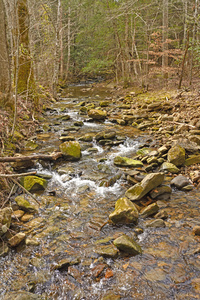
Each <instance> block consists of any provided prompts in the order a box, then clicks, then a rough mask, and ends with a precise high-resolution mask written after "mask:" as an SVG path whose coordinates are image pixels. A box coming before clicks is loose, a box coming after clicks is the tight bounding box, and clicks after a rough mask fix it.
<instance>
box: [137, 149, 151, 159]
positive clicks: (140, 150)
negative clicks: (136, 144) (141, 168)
mask: <svg viewBox="0 0 200 300" xmlns="http://www.w3.org/2000/svg"><path fill="white" fill-rule="evenodd" d="M150 152H151V149H149V148H145V147H144V148H141V149H139V150H138V151H137V152H136V153H137V155H141V156H142V157H144V156H146V155H148V154H149V153H150Z"/></svg>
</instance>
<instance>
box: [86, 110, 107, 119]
mask: <svg viewBox="0 0 200 300" xmlns="http://www.w3.org/2000/svg"><path fill="white" fill-rule="evenodd" d="M88 116H89V117H90V118H92V119H93V120H105V118H106V117H107V112H106V111H104V110H100V109H90V110H89V111H88Z"/></svg>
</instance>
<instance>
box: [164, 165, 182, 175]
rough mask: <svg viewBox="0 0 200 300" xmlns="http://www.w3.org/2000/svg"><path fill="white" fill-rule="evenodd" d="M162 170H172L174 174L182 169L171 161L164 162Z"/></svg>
mask: <svg viewBox="0 0 200 300" xmlns="http://www.w3.org/2000/svg"><path fill="white" fill-rule="evenodd" d="M160 170H163V171H167V172H170V173H172V174H177V173H179V171H180V170H179V169H178V168H177V167H176V166H175V165H174V164H172V163H169V162H164V163H163V164H162V165H161V167H160Z"/></svg>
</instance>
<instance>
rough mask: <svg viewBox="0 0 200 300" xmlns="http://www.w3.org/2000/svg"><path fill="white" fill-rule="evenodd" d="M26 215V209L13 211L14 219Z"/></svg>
mask: <svg viewBox="0 0 200 300" xmlns="http://www.w3.org/2000/svg"><path fill="white" fill-rule="evenodd" d="M23 215H24V211H23V210H20V209H19V210H15V211H13V213H12V219H20V218H21V217H22V216H23Z"/></svg>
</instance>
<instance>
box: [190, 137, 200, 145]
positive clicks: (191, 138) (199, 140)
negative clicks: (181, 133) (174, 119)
mask: <svg viewBox="0 0 200 300" xmlns="http://www.w3.org/2000/svg"><path fill="white" fill-rule="evenodd" d="M189 139H190V141H192V142H194V143H196V144H197V145H198V146H200V137H199V136H197V135H191V136H190V137H189Z"/></svg>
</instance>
